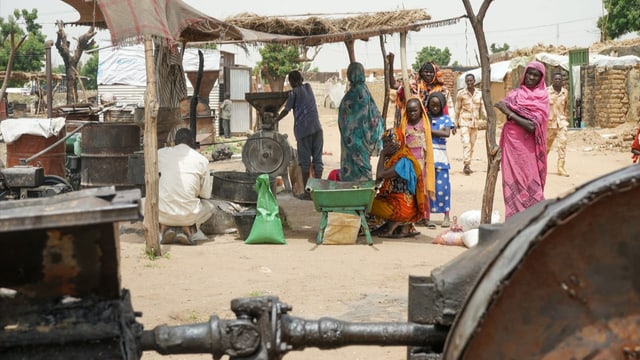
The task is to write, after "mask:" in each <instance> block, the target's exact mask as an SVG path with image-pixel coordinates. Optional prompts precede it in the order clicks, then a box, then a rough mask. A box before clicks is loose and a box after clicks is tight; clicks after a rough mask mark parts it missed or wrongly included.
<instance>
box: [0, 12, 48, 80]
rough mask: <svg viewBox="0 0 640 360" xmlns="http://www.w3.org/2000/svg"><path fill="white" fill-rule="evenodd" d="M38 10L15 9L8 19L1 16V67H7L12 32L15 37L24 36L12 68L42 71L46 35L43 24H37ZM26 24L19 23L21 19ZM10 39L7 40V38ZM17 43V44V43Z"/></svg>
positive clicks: (16, 50) (16, 51) (17, 47)
mask: <svg viewBox="0 0 640 360" xmlns="http://www.w3.org/2000/svg"><path fill="white" fill-rule="evenodd" d="M37 18H38V10H36V9H33V10H31V12H29V11H27V10H24V9H23V10H17V9H16V10H14V11H13V15H9V17H8V18H7V21H4V20H3V19H2V18H0V24H1V25H0V26H2V40H3V42H2V44H1V45H2V46H0V68H6V67H7V65H8V63H9V57H10V54H11V36H12V35H11V34H13V37H14V39H19V38H23V37H24V40H23V41H22V44H21V45H19V46H16V49H15V58H14V62H13V67H12V70H14V71H25V72H39V71H42V68H43V64H44V56H45V45H44V44H45V36H44V35H43V34H42V32H41V31H40V30H41V29H42V26H41V25H40V24H36V23H35V21H36V20H37ZM21 19H22V20H23V21H24V23H25V25H24V28H22V27H21V26H20V25H19V22H20V20H21ZM7 39H8V40H9V41H6V40H7ZM16 45H17V44H16Z"/></svg>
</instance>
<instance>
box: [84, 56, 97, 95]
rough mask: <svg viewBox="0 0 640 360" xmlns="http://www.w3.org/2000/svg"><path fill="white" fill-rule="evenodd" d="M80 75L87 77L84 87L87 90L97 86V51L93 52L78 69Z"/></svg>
mask: <svg viewBox="0 0 640 360" xmlns="http://www.w3.org/2000/svg"><path fill="white" fill-rule="evenodd" d="M80 75H82V76H84V77H87V78H89V79H88V80H87V81H86V82H85V84H84V85H85V87H86V88H87V89H88V90H95V89H97V88H98V52H97V51H96V52H94V53H93V55H92V56H91V57H90V58H89V60H87V63H86V64H84V66H82V67H81V69H80Z"/></svg>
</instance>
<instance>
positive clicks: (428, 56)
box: [411, 46, 451, 72]
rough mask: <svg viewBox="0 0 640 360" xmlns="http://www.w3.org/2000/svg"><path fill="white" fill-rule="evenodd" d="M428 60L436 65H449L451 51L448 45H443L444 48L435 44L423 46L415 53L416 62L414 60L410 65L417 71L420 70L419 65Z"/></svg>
mask: <svg viewBox="0 0 640 360" xmlns="http://www.w3.org/2000/svg"><path fill="white" fill-rule="evenodd" d="M428 61H432V62H434V63H436V64H437V65H438V66H447V65H449V61H451V51H449V48H448V47H445V48H444V50H442V49H440V48H437V47H435V46H425V47H423V48H422V50H420V52H418V55H416V62H414V63H413V65H411V67H412V68H413V70H414V71H416V72H417V71H418V70H420V66H422V64H424V63H425V62H428Z"/></svg>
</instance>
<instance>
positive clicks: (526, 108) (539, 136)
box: [504, 61, 549, 189]
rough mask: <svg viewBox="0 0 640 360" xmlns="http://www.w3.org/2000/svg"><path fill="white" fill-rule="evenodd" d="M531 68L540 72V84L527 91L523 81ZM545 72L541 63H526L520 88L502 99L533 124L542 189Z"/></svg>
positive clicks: (544, 171) (546, 114) (546, 96)
mask: <svg viewBox="0 0 640 360" xmlns="http://www.w3.org/2000/svg"><path fill="white" fill-rule="evenodd" d="M532 68H533V69H536V70H538V71H540V74H541V77H540V82H538V84H537V85H536V86H535V87H534V88H533V89H529V88H528V87H527V86H525V84H524V81H525V78H526V76H527V71H528V70H529V69H532ZM545 72H546V71H545V68H544V65H543V64H542V63H541V62H538V61H532V62H530V63H528V64H527V66H526V67H525V68H524V73H523V74H522V79H521V80H520V86H518V87H517V88H515V89H513V90H511V91H510V92H509V93H508V94H507V96H506V97H505V98H504V102H505V103H506V104H507V106H508V107H509V109H511V110H513V111H514V112H516V113H517V114H518V115H520V116H522V117H524V118H526V119H529V120H531V121H533V123H534V124H535V131H534V136H535V152H536V159H537V166H538V171H539V172H540V179H541V181H542V188H543V189H544V185H545V182H546V179H547V121H548V120H549V93H548V92H547V87H546V85H545V83H544V78H545ZM505 125H506V124H505ZM516 126H517V125H516Z"/></svg>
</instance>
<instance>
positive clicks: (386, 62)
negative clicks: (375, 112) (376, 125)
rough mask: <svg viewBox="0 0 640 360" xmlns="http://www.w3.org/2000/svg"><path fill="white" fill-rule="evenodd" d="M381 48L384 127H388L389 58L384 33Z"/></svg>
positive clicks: (381, 37)
mask: <svg viewBox="0 0 640 360" xmlns="http://www.w3.org/2000/svg"><path fill="white" fill-rule="evenodd" d="M380 50H381V51H382V63H383V64H384V104H383V105H382V118H383V119H384V128H385V129H386V128H387V113H388V112H389V96H390V95H389V93H390V90H389V60H387V49H386V48H385V47H384V35H380Z"/></svg>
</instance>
